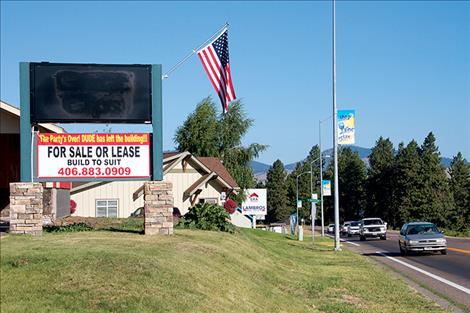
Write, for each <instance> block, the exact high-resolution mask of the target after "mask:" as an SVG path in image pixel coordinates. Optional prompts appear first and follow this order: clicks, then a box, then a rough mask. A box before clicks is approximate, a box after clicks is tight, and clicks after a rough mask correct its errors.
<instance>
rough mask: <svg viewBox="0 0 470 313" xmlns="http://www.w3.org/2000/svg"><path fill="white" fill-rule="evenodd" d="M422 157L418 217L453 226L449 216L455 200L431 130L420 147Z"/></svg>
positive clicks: (441, 224)
mask: <svg viewBox="0 0 470 313" xmlns="http://www.w3.org/2000/svg"><path fill="white" fill-rule="evenodd" d="M419 153H420V156H421V159H422V167H421V173H420V176H421V179H422V183H423V185H422V193H421V201H422V204H421V206H420V211H419V212H417V213H418V214H417V216H416V217H417V218H419V219H423V220H428V221H430V222H433V223H436V224H438V225H439V226H441V227H442V226H447V227H451V226H453V225H452V224H451V223H450V221H449V220H448V216H449V215H450V214H451V212H452V211H453V210H454V207H455V205H454V201H453V197H452V194H451V192H450V188H449V180H448V179H447V175H446V171H445V169H444V167H443V166H442V165H441V157H440V153H439V150H438V148H437V146H436V138H435V137H434V135H433V133H432V132H430V133H429V134H428V135H427V136H426V138H425V139H424V142H423V144H422V146H421V148H420V149H419Z"/></svg>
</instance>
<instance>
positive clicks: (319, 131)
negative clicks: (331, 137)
mask: <svg viewBox="0 0 470 313" xmlns="http://www.w3.org/2000/svg"><path fill="white" fill-rule="evenodd" d="M318 146H319V147H320V206H321V209H320V211H321V236H322V237H325V219H324V217H323V161H322V155H321V120H320V121H319V122H318Z"/></svg>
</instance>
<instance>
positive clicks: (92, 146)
mask: <svg viewBox="0 0 470 313" xmlns="http://www.w3.org/2000/svg"><path fill="white" fill-rule="evenodd" d="M36 139H37V141H36V145H37V166H36V171H37V172H36V173H37V177H38V178H51V179H53V178H71V179H77V178H78V179H88V178H97V179H100V178H149V177H150V162H151V160H150V136H149V134H135V133H133V134H38V135H37V138H36Z"/></svg>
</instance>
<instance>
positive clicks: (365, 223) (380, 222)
mask: <svg viewBox="0 0 470 313" xmlns="http://www.w3.org/2000/svg"><path fill="white" fill-rule="evenodd" d="M364 225H382V221H381V220H379V219H375V220H364Z"/></svg>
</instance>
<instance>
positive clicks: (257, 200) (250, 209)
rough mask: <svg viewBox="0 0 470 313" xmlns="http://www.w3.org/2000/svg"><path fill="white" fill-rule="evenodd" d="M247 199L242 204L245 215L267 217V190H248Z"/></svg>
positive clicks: (246, 191)
mask: <svg viewBox="0 0 470 313" xmlns="http://www.w3.org/2000/svg"><path fill="white" fill-rule="evenodd" d="M245 193H246V199H245V201H243V203H242V213H243V215H266V214H267V213H268V202H267V193H266V189H246V190H245Z"/></svg>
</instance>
